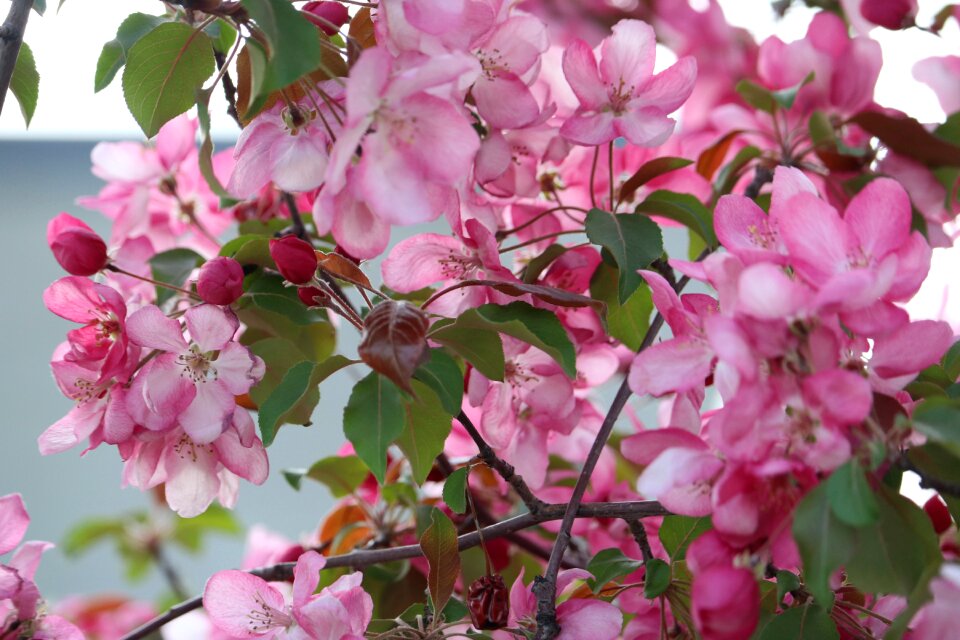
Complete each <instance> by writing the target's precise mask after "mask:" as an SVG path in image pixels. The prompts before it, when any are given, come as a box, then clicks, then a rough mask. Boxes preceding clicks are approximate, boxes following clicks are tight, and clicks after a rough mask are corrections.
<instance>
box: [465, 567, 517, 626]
mask: <svg viewBox="0 0 960 640" xmlns="http://www.w3.org/2000/svg"><path fill="white" fill-rule="evenodd" d="M467 608H469V609H470V619H471V620H472V621H473V626H474V627H476V628H477V629H501V628H503V627H505V626H507V622H508V620H509V618H510V599H509V596H508V593H507V585H505V584H504V583H503V576H501V575H500V574H495V575H492V576H483V577H482V578H477V579H476V580H474V581H473V584H471V585H470V588H469V589H467Z"/></svg>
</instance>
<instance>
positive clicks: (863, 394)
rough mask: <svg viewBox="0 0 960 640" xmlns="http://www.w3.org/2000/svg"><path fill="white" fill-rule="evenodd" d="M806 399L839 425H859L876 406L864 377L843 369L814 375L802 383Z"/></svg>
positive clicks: (871, 391)
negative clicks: (820, 408)
mask: <svg viewBox="0 0 960 640" xmlns="http://www.w3.org/2000/svg"><path fill="white" fill-rule="evenodd" d="M803 392H804V395H806V396H807V397H809V398H810V399H811V400H812V401H813V402H814V403H815V404H817V405H819V406H820V407H822V408H823V411H824V412H825V413H826V414H827V416H828V417H829V418H830V419H831V420H833V421H835V422H837V423H839V424H845V425H846V424H859V423H861V422H863V420H864V419H865V418H866V417H867V415H869V413H870V408H871V407H872V406H873V390H872V389H871V388H870V383H869V382H867V379H866V378H864V377H863V376H861V375H858V374H856V373H854V372H852V371H846V370H843V369H831V370H829V371H821V372H820V373H815V374H813V375H812V376H809V377H807V378H805V379H804V380H803Z"/></svg>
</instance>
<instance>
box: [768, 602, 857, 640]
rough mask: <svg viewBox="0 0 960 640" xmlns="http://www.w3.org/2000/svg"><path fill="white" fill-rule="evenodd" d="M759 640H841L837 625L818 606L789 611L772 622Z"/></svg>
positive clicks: (805, 606)
mask: <svg viewBox="0 0 960 640" xmlns="http://www.w3.org/2000/svg"><path fill="white" fill-rule="evenodd" d="M758 638H759V640H839V639H840V634H839V633H838V632H837V625H835V624H834V623H833V621H832V620H831V619H830V616H829V615H827V612H826V611H824V610H823V608H822V607H819V606H817V605H816V604H812V603H810V604H804V605H801V606H799V607H792V608H790V609H787V610H786V611H784V612H783V613H781V614H780V615H778V616H776V617H774V618H773V619H771V620H770V622H769V623H768V624H767V626H766V627H764V628H763V630H762V631H761V632H760V635H759V636H758Z"/></svg>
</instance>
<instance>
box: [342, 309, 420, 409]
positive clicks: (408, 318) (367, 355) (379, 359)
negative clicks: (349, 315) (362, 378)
mask: <svg viewBox="0 0 960 640" xmlns="http://www.w3.org/2000/svg"><path fill="white" fill-rule="evenodd" d="M428 326H429V323H428V322H427V316H426V315H425V314H424V313H423V311H421V310H420V309H419V308H418V307H415V306H413V305H411V304H407V303H406V302H395V301H393V300H387V301H385V302H382V303H380V304H378V305H377V306H376V307H374V308H373V311H371V312H370V313H369V314H368V315H367V317H366V318H365V319H364V322H363V340H362V341H361V342H360V346H359V348H358V349H357V351H358V352H359V354H360V357H361V358H362V359H363V361H364V362H366V363H367V364H368V365H369V366H370V368H371V369H373V370H374V371H376V372H378V373H381V374H383V375H385V376H386V377H388V378H390V380H392V381H393V383H394V384H396V385H397V386H398V387H400V388H401V389H403V390H404V391H407V392H408V393H412V391H413V390H412V389H411V387H410V378H411V377H412V376H413V372H414V371H415V370H416V368H417V367H419V366H420V364H421V363H423V361H424V359H425V358H426V356H427V328H428Z"/></svg>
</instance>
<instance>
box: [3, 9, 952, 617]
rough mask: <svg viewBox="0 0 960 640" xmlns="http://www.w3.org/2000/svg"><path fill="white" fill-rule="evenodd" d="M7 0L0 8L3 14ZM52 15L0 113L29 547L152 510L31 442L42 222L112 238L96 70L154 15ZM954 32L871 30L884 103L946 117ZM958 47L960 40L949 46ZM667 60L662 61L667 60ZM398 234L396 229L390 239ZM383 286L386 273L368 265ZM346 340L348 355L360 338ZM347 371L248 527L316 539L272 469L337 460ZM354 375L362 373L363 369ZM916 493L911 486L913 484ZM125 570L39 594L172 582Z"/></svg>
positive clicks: (780, 30)
mask: <svg viewBox="0 0 960 640" xmlns="http://www.w3.org/2000/svg"><path fill="white" fill-rule="evenodd" d="M943 4H944V3H943V0H933V1H932V2H930V1H923V0H921V2H920V6H921V11H920V16H919V19H918V22H919V23H920V24H925V23H926V24H928V23H929V22H930V19H931V16H932V15H933V13H935V12H936V11H937V10H938V9H940V8H941V6H942V5H943ZM5 5H6V3H0V13H5V12H6V6H5ZM48 5H49V9H48V11H47V15H46V16H44V17H42V18H41V17H39V16H37V15H36V14H32V15H31V16H30V22H29V24H28V26H27V33H26V41H27V42H28V43H29V44H30V46H31V47H32V48H33V51H34V54H35V57H36V60H37V67H38V69H39V72H40V75H41V82H40V100H39V105H38V108H37V111H36V114H35V117H34V119H33V122H32V124H31V128H30V130H25V129H24V125H23V120H22V118H21V116H20V113H19V111H18V109H17V104H16V101H15V100H13V99H12V98H10V99H8V100H7V103H6V105H5V106H6V108H5V109H4V112H3V114H2V115H0V216H2V223H3V227H2V228H3V236H2V238H3V241H2V246H3V251H2V252H0V261H2V264H0V273H3V274H4V275H3V278H4V282H3V284H4V294H5V295H6V298H5V300H6V302H5V303H4V305H3V308H4V309H5V311H4V312H3V313H2V314H0V322H2V330H0V335H2V336H3V343H2V351H0V353H2V354H3V366H2V373H0V375H2V379H3V383H2V385H0V394H2V396H0V403H2V404H0V406H2V412H3V413H2V415H3V420H2V423H0V424H2V426H0V429H2V430H3V433H2V436H0V437H2V440H0V442H2V444H0V495H3V494H6V493H10V492H15V491H17V492H20V493H22V494H23V496H24V500H25V501H26V503H27V508H28V509H29V511H30V515H31V518H32V523H31V526H30V529H29V531H28V534H27V539H39V540H49V541H52V542H55V543H60V542H62V540H63V538H64V535H65V533H66V531H67V530H68V529H69V528H70V527H71V526H72V525H73V524H75V523H76V522H77V521H79V520H80V519H82V518H85V517H90V516H97V515H103V516H115V515H118V514H120V513H121V512H123V511H127V510H136V509H144V508H147V507H148V506H149V504H150V502H151V498H150V495H149V494H141V493H140V492H139V491H138V490H136V489H126V490H122V489H121V488H120V471H121V463H120V460H119V459H118V457H117V455H116V452H115V450H114V449H112V448H109V447H104V448H103V449H101V450H97V451H94V452H91V453H90V454H88V455H87V456H85V457H84V458H81V457H80V456H79V451H78V450H74V451H71V452H67V453H64V454H60V455H57V456H53V457H46V458H45V457H41V456H40V455H39V453H38V452H37V446H36V438H37V436H38V435H39V434H40V433H41V432H42V431H43V430H44V429H45V428H46V427H47V426H48V425H50V424H52V423H53V422H55V421H56V420H58V419H59V418H60V417H62V416H63V415H64V414H65V413H66V412H67V410H68V409H69V408H70V403H69V402H68V401H67V400H66V399H65V398H63V397H62V396H61V395H60V393H59V392H58V391H57V390H56V388H55V386H54V384H53V380H52V377H51V376H50V373H49V368H48V362H49V357H50V354H51V352H52V351H53V349H54V347H55V346H56V345H57V343H58V342H59V341H61V340H62V339H63V335H64V333H65V331H66V330H67V329H68V324H69V323H67V322H66V321H64V320H61V319H59V318H57V317H55V316H53V315H52V314H50V313H48V312H47V311H46V309H45V308H44V306H43V303H42V301H41V293H42V291H43V289H44V288H45V287H46V286H47V285H49V284H50V283H51V282H52V281H53V280H55V279H57V278H59V277H61V276H62V275H63V273H62V271H61V270H60V268H59V266H58V265H57V264H56V263H55V262H54V260H53V258H52V256H51V255H50V252H49V250H48V249H47V246H46V242H45V237H44V232H45V227H46V224H47V221H48V220H49V219H50V218H51V217H52V216H54V215H56V214H57V213H59V212H61V211H67V212H69V213H70V214H72V215H75V216H77V217H80V218H82V219H83V220H85V221H86V222H88V223H89V224H90V225H91V226H93V227H94V229H96V230H97V231H99V232H102V233H104V234H106V233H107V232H108V224H107V220H106V219H104V218H103V217H101V216H100V215H99V214H98V213H95V212H89V211H86V210H84V209H82V208H81V207H79V206H77V205H76V204H75V203H74V201H75V199H76V198H77V197H78V196H82V195H90V194H95V193H96V192H97V191H99V189H100V188H101V186H102V183H101V182H100V181H99V180H98V179H97V178H95V177H94V176H92V175H91V174H90V150H91V149H92V147H93V145H94V144H95V143H96V142H98V141H101V140H122V139H129V140H140V139H142V134H141V133H140V131H139V129H138V127H137V125H136V123H135V122H134V120H133V118H132V117H131V116H130V114H129V113H128V112H127V110H126V107H125V106H124V102H123V98H122V95H121V90H120V82H119V81H115V82H114V83H113V84H112V85H111V86H110V87H108V88H107V89H106V90H104V91H102V92H101V93H99V94H94V93H93V71H94V68H95V65H96V60H97V57H98V56H99V53H100V49H101V47H102V46H103V44H104V43H105V42H107V41H109V40H111V39H112V38H113V37H114V34H115V32H116V28H117V26H118V25H119V24H120V22H121V21H122V20H123V18H124V17H125V16H126V15H127V14H129V13H131V12H134V11H143V12H147V13H158V12H159V7H158V3H157V2H156V0H123V2H117V1H116V0H67V1H66V2H65V3H64V4H63V7H62V9H61V10H60V11H59V13H58V12H57V10H56V5H57V0H49V1H48ZM721 5H723V7H724V9H725V11H726V13H727V17H728V20H729V21H730V22H731V23H733V24H735V25H738V26H743V27H747V28H749V29H750V30H751V31H752V32H753V33H754V34H755V35H756V37H757V39H758V41H760V40H762V39H763V38H765V37H767V36H769V35H771V34H776V35H778V36H780V37H781V38H782V39H783V40H785V41H791V40H795V39H798V38H800V37H802V36H803V34H804V32H805V30H806V25H807V24H808V23H809V19H810V12H809V11H808V10H805V9H802V8H799V7H798V8H795V9H793V10H792V11H791V12H790V13H789V14H788V15H787V16H786V18H785V19H784V20H782V21H775V20H774V17H773V11H772V10H771V8H770V3H769V2H768V1H767V0H722V1H721ZM956 31H957V29H956V26H955V25H951V27H950V28H948V29H947V30H945V32H944V34H945V37H944V38H942V39H940V40H937V39H935V38H932V37H930V36H928V35H924V34H920V33H919V32H917V31H916V30H910V31H907V32H895V33H894V32H889V31H885V30H883V29H876V30H875V31H874V32H873V34H872V36H873V37H874V38H875V39H877V40H878V41H880V42H881V45H882V46H883V50H884V74H883V75H882V76H881V80H880V84H879V85H878V87H877V95H876V99H877V101H878V102H880V103H882V104H884V105H885V106H888V107H894V108H898V109H902V110H904V111H908V112H909V113H911V114H912V115H914V116H915V117H917V118H918V119H920V120H921V121H927V122H933V121H942V119H943V117H944V114H943V112H942V111H941V109H940V107H939V105H938V103H937V101H936V99H935V98H934V96H933V93H932V92H931V91H930V90H929V89H928V88H927V87H925V86H923V85H920V84H919V83H916V82H915V81H913V79H912V76H911V73H910V70H911V68H912V66H913V64H914V63H915V62H916V61H917V60H919V59H921V58H925V57H929V56H933V55H946V54H950V53H954V54H955V53H957V51H956V50H954V49H955V45H956V43H957V42H960V40H958V38H957V35H958V34H957V32H956ZM951 43H953V45H954V46H951ZM669 58H670V54H669V53H665V54H664V55H663V56H662V60H658V63H669V61H670V60H669ZM214 98H215V100H219V101H220V102H215V103H214V104H212V105H211V113H212V114H213V118H214V119H213V131H214V135H215V137H216V138H217V139H218V140H219V142H218V144H217V147H218V148H220V149H222V148H225V147H226V146H228V145H230V144H232V142H233V141H234V140H235V139H236V135H237V133H238V131H237V129H236V126H235V125H234V124H233V122H232V121H231V120H230V119H229V118H228V117H227V116H226V115H225V107H226V105H225V103H224V102H223V98H222V96H221V94H220V93H219V92H215V93H214ZM401 237H402V236H401V234H398V233H396V231H395V233H394V238H393V239H394V241H396V240H398V239H400V238H401ZM366 270H367V272H368V273H369V274H371V275H372V276H373V277H374V280H377V279H378V277H379V267H378V266H377V265H376V264H373V265H369V266H367V267H366ZM347 340H348V341H349V342H350V343H347V344H344V343H341V348H342V349H343V350H344V352H345V353H348V354H349V353H352V352H353V350H354V347H355V339H354V338H353V337H352V336H351V335H347ZM350 374H351V371H350V370H348V371H347V372H345V373H341V374H338V375H337V376H334V378H333V379H332V380H330V381H328V382H325V383H324V385H323V386H322V388H321V401H320V405H319V406H318V407H317V410H316V413H315V414H314V418H313V422H314V426H313V428H310V429H301V428H298V427H291V426H287V427H285V428H284V433H283V434H282V436H281V437H279V438H278V439H277V441H276V443H275V444H274V445H273V446H272V447H271V449H270V462H271V468H272V473H271V477H270V479H269V480H268V481H267V482H266V484H265V485H264V486H262V487H255V486H252V485H250V484H249V483H245V482H244V483H242V487H241V490H240V499H239V503H238V505H237V508H236V516H237V518H238V519H239V520H240V522H241V523H243V524H245V525H247V526H249V525H252V524H255V523H265V524H267V525H268V526H269V527H270V528H271V529H273V530H275V531H277V532H280V533H282V534H284V535H286V536H287V537H290V538H297V537H300V536H301V535H305V534H308V533H310V532H311V530H312V529H313V528H314V527H316V525H317V523H318V521H319V519H320V518H321V517H322V516H323V515H324V513H325V512H326V511H327V509H328V508H329V507H330V505H331V503H332V500H331V498H330V496H329V495H328V494H327V492H326V490H325V489H324V488H323V487H322V486H321V485H319V484H316V483H305V485H304V487H303V489H302V490H301V491H300V492H299V493H297V492H295V491H293V490H292V489H291V488H290V487H289V486H288V485H287V484H286V482H285V481H284V480H283V478H282V476H281V475H280V474H279V473H276V472H277V471H279V470H281V469H285V468H289V467H305V466H309V464H310V463H312V462H313V461H315V460H317V459H319V458H321V457H323V456H325V455H329V454H331V453H333V452H334V451H336V449H338V448H339V447H340V446H341V445H342V443H343V442H344V438H343V434H342V432H341V412H342V408H343V405H344V404H345V403H346V399H347V396H348V394H349V390H350V387H351V385H352V382H353V380H352V379H351V378H350V377H349V376H350ZM354 375H356V374H355V373H354ZM906 490H907V491H908V492H911V493H913V494H915V495H917V494H918V492H919V489H918V487H916V484H915V482H914V483H913V484H911V485H909V486H908V487H907V489H906ZM209 542H211V543H213V544H210V545H208V548H207V549H206V553H204V554H202V555H201V556H199V557H195V556H189V557H188V556H185V555H182V554H180V553H177V552H172V553H171V561H172V563H173V564H174V565H175V566H176V567H177V568H178V570H179V571H180V572H181V573H182V575H183V577H184V579H185V582H186V587H187V590H188V591H190V592H192V593H195V592H198V591H199V590H200V589H201V588H202V586H203V582H204V580H205V579H206V577H207V576H209V575H210V574H211V573H212V572H214V571H216V570H218V569H223V568H227V567H232V566H236V565H238V564H239V562H240V558H241V556H242V549H243V542H244V541H243V539H242V537H214V538H211V539H210V541H209ZM122 573H123V569H122V566H121V564H120V561H119V559H118V558H117V556H116V554H115V553H114V552H113V550H112V549H111V548H110V547H109V546H102V547H98V548H96V549H95V550H94V551H93V552H91V553H88V554H87V555H85V556H83V557H81V558H79V559H70V558H67V557H65V556H64V555H63V553H61V552H60V551H59V550H54V551H51V552H49V553H48V554H47V556H46V558H45V559H44V561H43V563H42V565H41V568H40V572H39V574H38V582H39V584H40V586H41V588H42V589H43V592H44V594H45V595H46V596H47V597H48V598H51V599H54V600H56V599H58V598H61V597H64V596H66V595H68V594H70V593H78V592H79V593H96V592H104V591H108V592H109V591H112V592H123V593H127V594H130V595H133V596H136V597H142V598H146V599H150V600H153V599H154V598H156V596H157V595H158V594H160V593H162V592H164V591H165V589H166V587H165V584H164V582H163V580H162V579H161V577H160V576H159V574H157V573H156V572H153V573H151V574H150V575H149V576H148V578H147V579H146V580H145V581H143V582H140V583H138V584H136V585H134V586H132V587H131V586H130V585H128V584H127V583H125V582H124V580H123V575H122Z"/></svg>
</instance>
